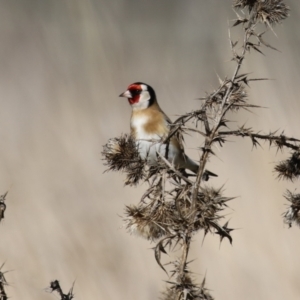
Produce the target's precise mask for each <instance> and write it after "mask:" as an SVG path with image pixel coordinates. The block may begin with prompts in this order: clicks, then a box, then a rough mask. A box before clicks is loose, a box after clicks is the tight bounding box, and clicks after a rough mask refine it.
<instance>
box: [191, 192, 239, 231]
mask: <svg viewBox="0 0 300 300" xmlns="http://www.w3.org/2000/svg"><path fill="white" fill-rule="evenodd" d="M232 199H233V198H227V197H224V196H222V189H214V188H212V187H204V188H202V189H201V192H199V193H198V198H197V204H196V210H197V214H196V221H195V223H194V230H199V229H204V230H205V231H211V229H212V222H216V221H218V220H219V219H221V218H222V216H221V215H220V212H221V211H222V210H224V209H225V208H226V207H227V205H226V202H227V201H230V200H232Z"/></svg>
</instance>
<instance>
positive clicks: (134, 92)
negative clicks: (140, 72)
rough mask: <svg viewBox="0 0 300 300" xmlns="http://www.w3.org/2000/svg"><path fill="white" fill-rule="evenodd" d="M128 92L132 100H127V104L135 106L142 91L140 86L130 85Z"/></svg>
mask: <svg viewBox="0 0 300 300" xmlns="http://www.w3.org/2000/svg"><path fill="white" fill-rule="evenodd" d="M128 91H129V92H130V93H131V95H132V98H128V101H129V103H130V104H131V105H132V104H135V103H138V102H139V101H140V94H141V92H142V91H143V90H142V88H141V86H140V85H139V84H131V85H130V86H129V87H128Z"/></svg>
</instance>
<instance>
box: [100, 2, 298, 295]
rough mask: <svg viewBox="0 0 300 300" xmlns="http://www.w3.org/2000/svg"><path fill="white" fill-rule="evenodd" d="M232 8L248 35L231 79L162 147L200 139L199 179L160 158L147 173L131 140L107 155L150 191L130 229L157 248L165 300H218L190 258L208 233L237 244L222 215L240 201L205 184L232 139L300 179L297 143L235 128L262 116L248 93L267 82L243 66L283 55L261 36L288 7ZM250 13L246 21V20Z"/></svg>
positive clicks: (107, 149) (115, 143)
mask: <svg viewBox="0 0 300 300" xmlns="http://www.w3.org/2000/svg"><path fill="white" fill-rule="evenodd" d="M233 8H234V9H236V15H237V19H236V20H234V21H233V27H239V28H240V29H242V34H243V37H242V38H241V39H240V40H241V41H242V42H239V40H235V39H232V38H231V37H230V46H231V50H232V60H233V61H234V62H235V68H234V70H233V74H232V75H231V76H227V77H225V78H224V79H220V80H219V81H220V84H219V86H218V87H217V88H216V89H215V90H214V91H213V92H211V93H207V95H206V96H205V97H203V98H199V100H201V102H200V105H199V108H198V109H195V110H192V111H191V112H189V113H186V114H184V115H181V116H179V118H177V119H176V120H175V121H174V123H173V124H172V125H171V126H172V127H171V130H170V133H169V135H168V137H167V138H163V139H162V140H161V143H166V144H168V143H169V141H170V139H171V137H172V136H173V135H174V134H177V133H178V132H179V133H180V134H181V135H185V134H187V133H191V132H192V133H195V132H196V133H198V134H200V135H201V137H202V138H203V142H202V145H199V146H198V148H199V149H201V155H200V159H199V171H198V173H197V176H196V178H194V179H190V178H189V176H188V175H189V174H187V173H186V172H185V171H180V170H176V169H175V168H174V166H172V164H171V163H169V162H168V160H167V152H166V157H163V156H162V155H161V154H160V153H157V154H158V156H159V161H158V164H157V166H155V167H153V166H151V167H148V166H147V160H144V161H143V160H142V159H140V158H139V154H138V145H136V144H135V141H134V139H133V138H132V137H131V136H127V135H123V136H121V137H120V138H113V139H110V140H109V142H108V143H107V144H106V145H105V146H104V150H103V153H102V154H103V156H104V158H105V161H106V165H107V166H108V169H109V170H114V171H123V172H124V173H125V174H126V175H127V179H126V181H125V185H137V184H139V183H141V182H146V183H147V186H148V187H147V189H146V191H145V193H144V194H143V196H142V197H141V199H140V201H139V203H138V205H134V204H132V205H130V206H127V207H126V211H125V217H124V221H125V224H126V228H127V229H128V231H129V232H130V233H134V234H137V235H138V236H141V237H144V238H146V239H147V240H150V241H154V242H155V247H154V255H155V259H156V262H157V263H158V265H159V266H160V267H161V269H162V270H163V271H165V273H166V274H167V275H168V277H169V278H168V280H167V283H168V286H167V289H166V291H165V292H163V298H162V299H164V300H171V299H174V300H175V299H178V300H186V299H213V297H212V296H211V294H210V292H209V291H208V290H207V289H206V288H205V285H204V283H205V278H204V279H203V282H202V284H201V285H199V284H197V283H196V282H195V281H194V280H193V273H192V272H191V271H190V263H191V261H190V260H189V251H190V247H191V242H192V240H193V238H194V235H195V233H197V232H198V231H203V232H204V237H205V236H206V235H207V234H208V233H211V234H217V235H219V237H220V240H221V242H222V241H223V239H224V238H226V239H228V240H229V242H230V243H232V236H231V232H232V231H233V230H234V229H233V228H230V227H229V221H228V220H227V221H225V224H224V225H221V223H220V222H221V220H222V219H223V218H224V209H226V208H227V207H228V202H229V201H231V200H233V199H234V197H226V196H224V193H223V188H213V187H211V186H208V185H207V184H206V182H205V181H207V180H208V179H209V177H208V176H206V177H205V180H204V179H203V176H204V174H205V168H206V165H207V163H208V162H209V160H210V158H211V157H213V156H214V155H215V148H216V146H219V147H223V146H224V144H225V143H226V142H227V141H228V137H230V136H235V137H239V138H240V137H242V138H249V139H250V141H251V143H252V146H253V148H257V147H258V146H261V144H260V141H266V142H268V144H269V147H275V148H277V151H279V150H280V151H283V150H291V154H290V158H289V159H287V160H285V161H282V162H279V163H278V164H277V165H276V166H275V168H274V170H275V171H276V172H277V173H278V177H279V178H284V179H289V180H291V181H293V180H294V179H298V178H299V175H300V159H299V157H300V140H299V139H296V138H293V137H288V136H286V135H285V134H284V133H281V134H278V133H277V131H276V132H270V133H268V134H263V133H261V130H260V129H256V130H254V129H252V128H246V127H245V126H244V125H242V126H240V125H236V124H235V125H230V124H229V123H230V121H231V120H230V116H229V113H230V112H236V113H238V112H239V111H241V110H247V111H251V110H253V109H259V108H262V107H261V106H259V105H253V104H251V102H250V100H249V97H248V94H247V89H248V88H249V86H250V85H251V84H252V82H253V81H260V80H266V79H265V78H255V77H254V78H253V77H250V75H249V74H248V73H243V72H242V71H241V70H242V65H243V64H244V61H245V59H246V57H247V55H248V54H249V53H250V52H253V51H256V52H258V53H260V54H263V48H271V49H273V50H277V49H276V48H275V47H274V46H272V45H271V44H269V43H268V42H266V41H265V40H264V39H263V35H264V34H265V31H267V30H273V26H274V25H276V24H278V23H281V22H282V21H283V20H284V19H286V18H287V17H288V16H289V7H288V6H287V5H286V4H285V3H284V1H282V0H269V1H265V0H264V1H261V0H251V1H249V0H244V1H243V0H236V1H234V2H233ZM245 11H247V12H248V13H246V14H245ZM241 14H243V17H241ZM260 24H262V25H264V26H265V29H266V30H265V31H263V32H260V31H259V30H260V27H259V25H260ZM224 128H225V129H226V130H224ZM245 184H246V183H245ZM286 198H287V199H288V200H289V201H290V202H291V206H290V207H289V210H288V212H287V213H285V214H284V220H285V222H286V223H288V224H289V225H290V226H292V223H293V222H296V223H299V203H298V202H299V195H293V194H292V193H291V192H289V191H288V192H287V196H286ZM172 252H175V253H176V252H177V255H176V256H175V258H171V260H170V261H168V263H167V265H168V266H169V268H168V271H167V269H166V264H163V263H162V254H169V256H170V253H172ZM178 252H179V254H178ZM169 273H170V274H169Z"/></svg>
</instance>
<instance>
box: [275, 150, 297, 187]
mask: <svg viewBox="0 0 300 300" xmlns="http://www.w3.org/2000/svg"><path fill="white" fill-rule="evenodd" d="M275 171H276V172H277V173H278V177H279V178H280V179H281V178H283V179H288V180H291V181H293V180H294V179H296V178H297V177H299V176H300V152H299V151H295V152H294V153H293V154H292V156H291V157H290V158H289V159H287V160H284V161H281V162H280V163H279V164H278V165H277V166H276V167H275Z"/></svg>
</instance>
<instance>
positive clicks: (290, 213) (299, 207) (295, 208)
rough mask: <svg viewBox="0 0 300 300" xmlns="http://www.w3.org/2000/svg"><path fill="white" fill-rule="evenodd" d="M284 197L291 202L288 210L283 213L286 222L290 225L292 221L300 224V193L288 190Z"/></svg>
mask: <svg viewBox="0 0 300 300" xmlns="http://www.w3.org/2000/svg"><path fill="white" fill-rule="evenodd" d="M284 197H285V198H286V199H287V200H288V201H289V202H290V203H291V204H290V206H289V208H288V210H287V212H286V213H285V214H284V215H283V220H284V222H285V223H286V224H288V225H289V226H290V227H292V223H296V224H297V225H298V226H300V194H293V193H291V192H290V191H289V190H287V191H286V194H285V195H284Z"/></svg>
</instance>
